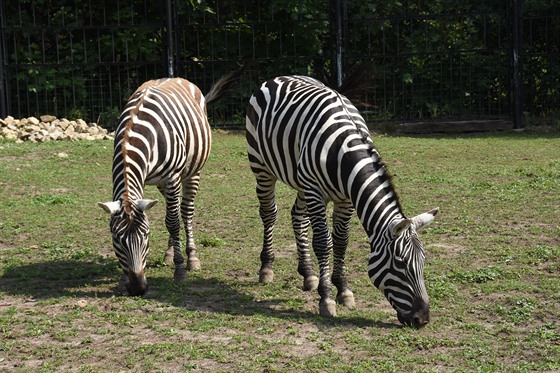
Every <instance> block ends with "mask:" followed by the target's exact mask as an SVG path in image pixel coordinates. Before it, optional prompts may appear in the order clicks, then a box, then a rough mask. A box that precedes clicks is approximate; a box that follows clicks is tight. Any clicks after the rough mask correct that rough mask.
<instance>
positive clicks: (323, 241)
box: [305, 193, 336, 317]
mask: <svg viewBox="0 0 560 373" xmlns="http://www.w3.org/2000/svg"><path fill="white" fill-rule="evenodd" d="M305 197H306V201H307V210H308V213H309V216H310V218H311V227H312V229H313V251H314V252H315V256H316V257H317V261H318V262H319V287H318V288H317V290H318V292H319V295H320V296H321V300H320V301H319V314H320V315H321V316H325V317H334V316H336V302H335V301H334V299H333V295H332V290H333V289H332V287H333V284H332V281H331V274H330V254H331V251H332V247H333V243H332V238H331V235H330V233H329V229H328V225H327V218H326V214H325V213H326V206H325V203H324V202H323V201H322V200H321V201H317V200H316V199H315V200H311V199H310V198H309V194H307V193H306V195H305Z"/></svg>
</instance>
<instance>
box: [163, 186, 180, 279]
mask: <svg viewBox="0 0 560 373" xmlns="http://www.w3.org/2000/svg"><path fill="white" fill-rule="evenodd" d="M158 189H159V191H160V192H161V194H163V196H164V197H165V202H166V209H165V226H166V228H167V231H168V232H169V241H168V251H169V250H170V249H171V248H173V264H174V265H175V270H174V272H173V280H174V281H175V283H181V282H183V281H185V280H186V279H187V272H186V271H185V268H184V262H185V260H184V258H183V255H182V254H181V239H180V233H181V223H180V219H179V210H180V209H179V207H180V199H179V194H180V189H181V188H180V184H179V183H173V184H171V183H170V184H168V185H166V186H165V187H163V186H158Z"/></svg>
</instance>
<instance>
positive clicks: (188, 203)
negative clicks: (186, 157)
mask: <svg viewBox="0 0 560 373" xmlns="http://www.w3.org/2000/svg"><path fill="white" fill-rule="evenodd" d="M199 184H200V173H198V174H197V175H195V176H193V177H191V178H190V179H186V180H184V181H183V200H182V202H181V216H182V217H183V224H184V226H185V232H186V235H187V244H186V246H187V248H186V252H187V270H188V271H191V270H199V269H200V259H198V257H197V255H196V245H195V242H194V233H193V217H194V198H195V196H196V193H197V192H198V187H199Z"/></svg>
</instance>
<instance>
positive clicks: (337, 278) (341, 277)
mask: <svg viewBox="0 0 560 373" xmlns="http://www.w3.org/2000/svg"><path fill="white" fill-rule="evenodd" d="M353 212H354V209H353V207H352V204H351V203H335V206H334V210H333V234H332V239H333V256H334V264H333V274H332V282H333V285H334V286H336V288H337V290H338V293H337V296H336V301H337V303H339V304H342V305H344V306H345V307H348V308H354V307H355V306H356V303H355V301H354V294H353V293H352V291H351V290H350V288H349V287H348V276H347V274H346V268H345V257H346V248H347V246H348V232H349V224H350V219H351V217H352V213H353Z"/></svg>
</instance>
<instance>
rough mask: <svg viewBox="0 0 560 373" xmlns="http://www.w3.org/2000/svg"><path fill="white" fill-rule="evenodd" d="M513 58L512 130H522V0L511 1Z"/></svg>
mask: <svg viewBox="0 0 560 373" xmlns="http://www.w3.org/2000/svg"><path fill="white" fill-rule="evenodd" d="M511 6H512V11H511V17H512V20H511V28H512V30H511V31H512V58H513V130H514V131H522V130H523V129H524V124H523V55H522V54H523V49H522V40H523V14H522V7H523V0H512V2H511Z"/></svg>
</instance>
